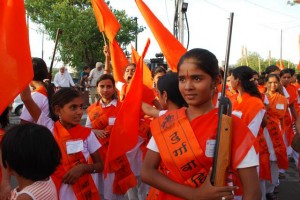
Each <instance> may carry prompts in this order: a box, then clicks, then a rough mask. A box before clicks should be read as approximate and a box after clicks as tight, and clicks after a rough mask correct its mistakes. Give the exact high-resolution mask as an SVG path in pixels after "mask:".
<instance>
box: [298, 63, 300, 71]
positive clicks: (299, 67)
mask: <svg viewBox="0 0 300 200" xmlns="http://www.w3.org/2000/svg"><path fill="white" fill-rule="evenodd" d="M298 71H300V61H299V64H298Z"/></svg>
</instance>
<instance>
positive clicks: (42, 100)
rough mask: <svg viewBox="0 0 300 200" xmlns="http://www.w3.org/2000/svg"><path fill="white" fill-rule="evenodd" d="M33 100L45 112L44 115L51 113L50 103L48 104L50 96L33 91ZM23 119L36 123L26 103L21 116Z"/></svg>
mask: <svg viewBox="0 0 300 200" xmlns="http://www.w3.org/2000/svg"><path fill="white" fill-rule="evenodd" d="M31 96H32V99H33V101H34V102H35V103H36V104H37V106H38V107H39V108H40V110H41V111H42V112H43V113H44V115H46V116H48V115H49V105H48V98H47V97H46V96H45V95H43V94H41V93H39V92H33V93H32V94H31ZM20 118H21V119H22V120H25V121H28V122H32V123H34V120H33V118H32V117H31V115H30V113H29V111H28V110H27V108H26V106H25V105H24V107H23V110H22V114H21V116H20Z"/></svg>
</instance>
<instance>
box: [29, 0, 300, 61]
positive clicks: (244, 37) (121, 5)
mask: <svg viewBox="0 0 300 200" xmlns="http://www.w3.org/2000/svg"><path fill="white" fill-rule="evenodd" d="M110 2H111V6H112V7H113V8H115V9H118V10H121V9H123V10H125V11H126V13H127V14H128V15H129V16H131V17H137V18H138V23H139V25H142V26H145V27H146V30H145V31H144V32H143V33H140V34H139V35H138V52H141V51H142V50H143V46H144V45H145V43H146V39H147V38H148V37H149V38H150V39H151V45H150V47H149V50H148V53H147V56H146V58H153V57H154V56H155V53H158V52H160V49H159V46H158V44H157V43H156V41H155V39H154V37H153V36H152V33H151V31H150V29H149V28H148V27H147V25H146V23H145V21H144V19H143V17H142V16H141V14H140V12H139V10H138V8H137V6H136V4H135V1H134V0H110ZM144 2H145V3H146V4H147V5H148V7H149V8H150V9H151V10H152V12H153V13H154V14H155V15H156V16H157V17H158V18H159V20H160V21H161V22H162V23H163V24H164V25H165V26H166V27H167V28H168V29H169V30H171V32H172V30H173V19H174V10H175V0H144ZM186 2H188V10H187V18H188V23H189V31H190V44H189V48H188V49H191V48H196V47H198V48H205V49H208V50H210V51H211V52H213V53H214V54H215V55H216V56H217V58H218V60H219V62H220V63H221V62H222V61H223V60H224V59H225V50H226V41H227V31H228V20H227V18H228V17H229V13H230V12H234V21H233V34H232V44H231V53H230V60H229V63H231V64H234V63H236V61H237V59H239V58H240V57H241V53H242V46H245V47H247V49H248V52H249V51H251V52H253V51H255V52H257V53H259V54H260V55H261V56H262V57H263V58H264V59H267V58H268V54H269V50H270V51H271V56H272V57H275V58H277V59H279V58H280V33H281V30H282V36H283V37H282V38H283V40H282V58H283V59H285V60H290V61H291V62H293V63H298V62H299V59H300V52H299V51H300V50H299V45H300V44H299V35H300V4H298V5H294V6H290V5H288V4H287V1H286V0H226V1H224V0H186ZM31 28H32V29H30V45H31V52H32V56H38V57H41V50H42V37H41V34H39V33H37V32H36V31H34V30H33V29H34V28H35V26H34V25H33V24H32V26H31ZM185 35H187V30H186V31H185ZM46 38H47V37H46V36H45V40H44V59H45V60H46V62H47V64H48V65H49V64H50V59H49V58H50V57H51V55H52V52H53V48H54V44H53V41H48V40H46ZM45 45H46V46H47V48H45ZM133 45H134V43H133ZM184 46H186V42H185V44H184ZM57 67H58V66H57Z"/></svg>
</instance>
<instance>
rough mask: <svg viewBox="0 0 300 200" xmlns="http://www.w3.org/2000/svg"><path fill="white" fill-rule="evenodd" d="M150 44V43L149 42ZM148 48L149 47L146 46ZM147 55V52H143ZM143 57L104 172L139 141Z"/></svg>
mask: <svg viewBox="0 0 300 200" xmlns="http://www.w3.org/2000/svg"><path fill="white" fill-rule="evenodd" d="M147 45H148V46H149V43H148V44H147ZM145 49H146V50H147V49H148V47H147V46H146V48H145ZM143 55H145V53H143ZM142 85H143V57H141V58H140V59H139V62H138V63H137V66H136V71H135V73H134V76H133V78H132V80H131V82H130V85H129V90H128V93H127V94H126V98H125V100H124V101H123V103H122V106H121V108H120V111H119V113H118V115H117V118H116V121H115V124H114V126H113V129H112V132H111V135H110V140H109V146H108V150H107V154H106V161H105V167H104V174H106V173H107V172H108V166H109V163H110V162H111V161H113V160H115V159H116V158H118V157H119V156H121V155H124V154H126V152H128V151H129V150H130V149H132V148H133V147H134V146H135V145H136V144H137V142H138V129H139V121H140V111H141V102H142V91H143V90H142V89H143V88H142V87H143V86H142Z"/></svg>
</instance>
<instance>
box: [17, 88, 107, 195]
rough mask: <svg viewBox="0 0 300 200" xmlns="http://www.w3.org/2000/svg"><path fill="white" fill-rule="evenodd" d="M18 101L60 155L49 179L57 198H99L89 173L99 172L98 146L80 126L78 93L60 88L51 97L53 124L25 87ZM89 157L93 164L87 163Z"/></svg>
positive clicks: (100, 168)
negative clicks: (53, 141) (55, 118)
mask: <svg viewBox="0 0 300 200" xmlns="http://www.w3.org/2000/svg"><path fill="white" fill-rule="evenodd" d="M21 98H22V100H23V102H24V104H25V106H26V107H27V109H28V111H29V113H30V115H31V116H32V118H33V119H34V121H36V123H38V124H41V125H44V126H46V127H47V128H49V130H51V132H52V133H53V135H54V138H55V139H56V141H57V143H58V145H59V147H60V150H61V152H62V161H61V165H59V167H58V169H57V170H56V171H55V173H54V174H53V176H52V178H53V181H54V182H55V185H56V188H57V191H58V194H59V198H60V199H99V194H98V191H97V189H96V187H95V184H94V181H93V180H92V177H91V175H90V174H91V173H98V172H100V171H102V169H103V164H102V162H101V159H100V156H99V152H98V149H99V148H100V146H101V145H100V144H99V142H98V140H97V138H96V136H95V135H94V133H93V132H91V130H90V129H88V128H85V127H82V126H81V125H80V120H81V117H82V115H83V110H82V107H83V99H82V98H81V96H80V93H79V92H78V91H76V90H73V89H71V88H62V89H60V90H59V91H58V92H56V93H55V94H54V95H53V98H52V109H53V110H54V113H55V114H56V115H57V116H58V118H59V120H58V121H56V122H55V121H53V120H52V119H51V118H49V117H48V116H46V115H45V114H44V113H43V112H42V111H41V110H40V108H39V107H38V106H37V104H36V103H35V102H34V101H33V99H32V97H31V95H30V90H29V87H27V88H26V89H25V90H24V91H23V92H22V93H21ZM89 156H91V157H92V159H93V163H94V164H87V158H88V157H89Z"/></svg>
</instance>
